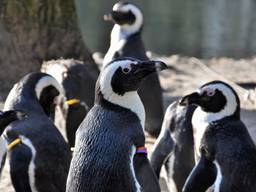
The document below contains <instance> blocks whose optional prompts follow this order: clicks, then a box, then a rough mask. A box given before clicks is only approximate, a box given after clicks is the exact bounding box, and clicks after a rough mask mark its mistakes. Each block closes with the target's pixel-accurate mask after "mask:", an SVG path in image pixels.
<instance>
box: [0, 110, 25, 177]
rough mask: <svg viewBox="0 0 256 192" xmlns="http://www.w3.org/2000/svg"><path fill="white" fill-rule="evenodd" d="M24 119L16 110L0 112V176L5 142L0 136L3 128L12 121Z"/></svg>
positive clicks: (23, 115) (21, 113) (20, 112)
mask: <svg viewBox="0 0 256 192" xmlns="http://www.w3.org/2000/svg"><path fill="white" fill-rule="evenodd" d="M24 118H26V114H25V113H24V112H22V111H18V110H16V111H15V110H10V111H4V112H2V111H0V175H1V173H2V168H3V165H4V162H5V151H6V149H5V146H6V144H5V140H4V139H3V137H1V135H2V134H3V132H4V130H5V128H6V127H7V126H8V125H9V124H10V123H11V122H13V121H18V120H22V119H24Z"/></svg>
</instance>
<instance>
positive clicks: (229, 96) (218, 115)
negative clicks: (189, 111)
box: [193, 83, 238, 123]
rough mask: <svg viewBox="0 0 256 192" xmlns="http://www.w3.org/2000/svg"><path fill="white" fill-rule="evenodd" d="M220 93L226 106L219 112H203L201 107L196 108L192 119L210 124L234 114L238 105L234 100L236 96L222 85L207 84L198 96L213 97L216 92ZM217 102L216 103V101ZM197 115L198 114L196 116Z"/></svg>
mask: <svg viewBox="0 0 256 192" xmlns="http://www.w3.org/2000/svg"><path fill="white" fill-rule="evenodd" d="M217 90H218V91H220V92H221V93H222V94H223V95H224V97H225V98H226V104H225V106H223V108H222V109H221V110H220V111H217V112H205V110H204V109H202V107H200V106H199V107H198V108H197V110H196V112H195V113H194V115H193V118H194V116H195V118H199V117H200V119H203V120H205V122H207V123H210V122H213V121H216V120H219V119H222V118H224V117H228V116H231V115H232V114H234V113H235V111H236V109H237V106H238V103H237V100H236V96H235V94H234V92H233V91H232V90H231V89H230V88H229V87H227V86H226V85H224V84H221V83H216V84H209V85H206V86H204V87H202V88H201V89H200V90H199V91H198V93H199V94H200V95H204V94H205V95H207V96H208V97H213V96H214V95H215V93H216V91H217ZM216 102H218V101H216ZM198 113H199V114H198Z"/></svg>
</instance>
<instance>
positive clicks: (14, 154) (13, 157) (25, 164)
mask: <svg viewBox="0 0 256 192" xmlns="http://www.w3.org/2000/svg"><path fill="white" fill-rule="evenodd" d="M8 155H9V159H10V161H9V162H10V173H11V180H12V184H13V186H14V189H15V191H16V192H32V190H31V188H30V183H29V172H30V171H29V164H30V161H31V159H32V153H31V151H30V149H29V148H28V147H26V146H25V145H22V144H19V145H16V146H15V147H13V148H12V149H11V151H9V154H8Z"/></svg>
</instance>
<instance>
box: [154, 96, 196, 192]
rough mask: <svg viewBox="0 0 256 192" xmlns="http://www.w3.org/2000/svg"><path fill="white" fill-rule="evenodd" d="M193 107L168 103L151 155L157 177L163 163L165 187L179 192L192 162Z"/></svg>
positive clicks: (175, 102) (173, 191) (192, 165)
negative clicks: (165, 174)
mask: <svg viewBox="0 0 256 192" xmlns="http://www.w3.org/2000/svg"><path fill="white" fill-rule="evenodd" d="M195 108H196V107H195V106H193V105H189V106H180V105H179V102H178V101H174V102H173V103H171V104H170V105H169V106H168V107H167V109H166V113H165V116H164V121H163V124H162V128H161V133H160V135H159V137H158V138H157V140H156V142H155V144H154V146H153V152H152V155H151V157H150V162H151V165H152V168H153V169H154V171H155V173H156V175H157V177H158V178H159V175H160V171H161V167H162V165H165V170H166V173H167V183H168V188H169V190H170V191H172V192H181V191H182V187H183V186H184V184H185V182H186V179H187V177H188V176H189V173H190V172H191V170H192V169H193V167H194V165H195V159H194V140H193V131H192V123H191V119H192V115H193V112H194V110H195Z"/></svg>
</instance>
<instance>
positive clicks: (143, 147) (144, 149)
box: [136, 146, 148, 155]
mask: <svg viewBox="0 0 256 192" xmlns="http://www.w3.org/2000/svg"><path fill="white" fill-rule="evenodd" d="M136 153H143V154H146V155H147V154H148V151H147V148H146V147H145V146H142V147H137V148H136Z"/></svg>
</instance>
